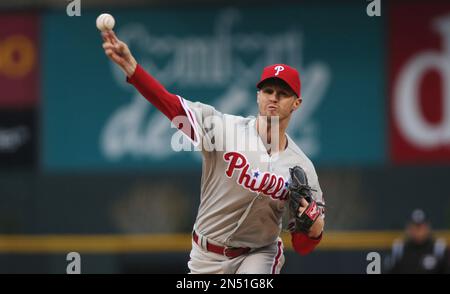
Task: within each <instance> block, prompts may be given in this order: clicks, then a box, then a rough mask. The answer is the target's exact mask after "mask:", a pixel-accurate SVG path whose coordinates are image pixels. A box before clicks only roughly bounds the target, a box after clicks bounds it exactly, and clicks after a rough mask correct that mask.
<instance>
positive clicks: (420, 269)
mask: <svg viewBox="0 0 450 294" xmlns="http://www.w3.org/2000/svg"><path fill="white" fill-rule="evenodd" d="M389 263H390V266H389V270H388V273H391V274H444V273H449V265H450V262H449V253H448V250H447V245H446V243H445V240H443V239H435V238H434V237H433V235H432V231H431V224H430V222H429V221H428V219H427V217H426V215H425V213H424V211H423V210H421V209H416V210H414V211H413V212H412V214H411V219H410V221H409V222H408V224H407V226H406V238H405V239H404V240H397V241H395V242H394V244H393V246H392V254H391V258H390V262H389Z"/></svg>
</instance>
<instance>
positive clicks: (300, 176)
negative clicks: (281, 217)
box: [289, 166, 322, 233]
mask: <svg viewBox="0 0 450 294" xmlns="http://www.w3.org/2000/svg"><path fill="white" fill-rule="evenodd" d="M289 173H290V175H291V179H290V183H289V191H290V195H289V209H290V212H291V215H292V216H294V217H295V227H294V229H293V230H294V231H295V232H304V233H308V232H309V230H310V229H311V227H312V225H313V224H314V222H315V221H316V220H317V218H318V217H319V216H320V214H321V211H322V209H321V208H320V207H319V206H322V204H318V203H317V202H316V201H315V200H314V199H313V197H312V191H315V190H314V189H312V188H311V187H310V186H309V185H308V178H307V176H306V173H305V171H304V170H303V169H302V168H301V167H300V166H294V167H293V168H289ZM302 198H303V199H305V200H306V201H307V202H308V206H307V207H306V208H305V210H304V211H303V213H301V214H300V213H299V211H298V209H299V207H300V201H301V199H302Z"/></svg>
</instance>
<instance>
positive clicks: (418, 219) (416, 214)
mask: <svg viewBox="0 0 450 294" xmlns="http://www.w3.org/2000/svg"><path fill="white" fill-rule="evenodd" d="M409 222H410V223H411V224H415V225H421V224H425V223H428V218H427V216H426V214H425V212H424V211H423V210H422V209H414V210H413V212H412V213H411V218H410V220H409Z"/></svg>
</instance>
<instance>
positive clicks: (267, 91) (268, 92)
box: [263, 88, 273, 94]
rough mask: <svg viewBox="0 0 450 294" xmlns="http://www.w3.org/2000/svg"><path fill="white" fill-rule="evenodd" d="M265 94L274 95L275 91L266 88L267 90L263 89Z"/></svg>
mask: <svg viewBox="0 0 450 294" xmlns="http://www.w3.org/2000/svg"><path fill="white" fill-rule="evenodd" d="M263 93H265V94H272V93H273V89H271V88H265V89H263Z"/></svg>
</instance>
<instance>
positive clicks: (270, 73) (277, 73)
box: [256, 63, 301, 97]
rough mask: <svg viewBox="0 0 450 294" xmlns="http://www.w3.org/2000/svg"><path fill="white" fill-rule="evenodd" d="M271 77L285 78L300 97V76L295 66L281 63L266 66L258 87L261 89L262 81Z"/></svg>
mask: <svg viewBox="0 0 450 294" xmlns="http://www.w3.org/2000/svg"><path fill="white" fill-rule="evenodd" d="M271 78H277V79H280V80H283V81H284V82H285V83H286V84H288V85H289V87H290V88H291V89H292V91H294V93H295V94H296V95H297V97H300V87H301V83H300V76H299V74H298V71H297V70H296V69H295V68H293V67H291V66H289V65H286V64H281V63H280V64H272V65H269V66H266V67H265V68H264V70H263V72H262V75H261V79H260V81H259V82H258V84H256V87H257V88H258V89H260V88H261V87H260V86H261V84H262V82H264V81H265V80H267V79H271Z"/></svg>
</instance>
